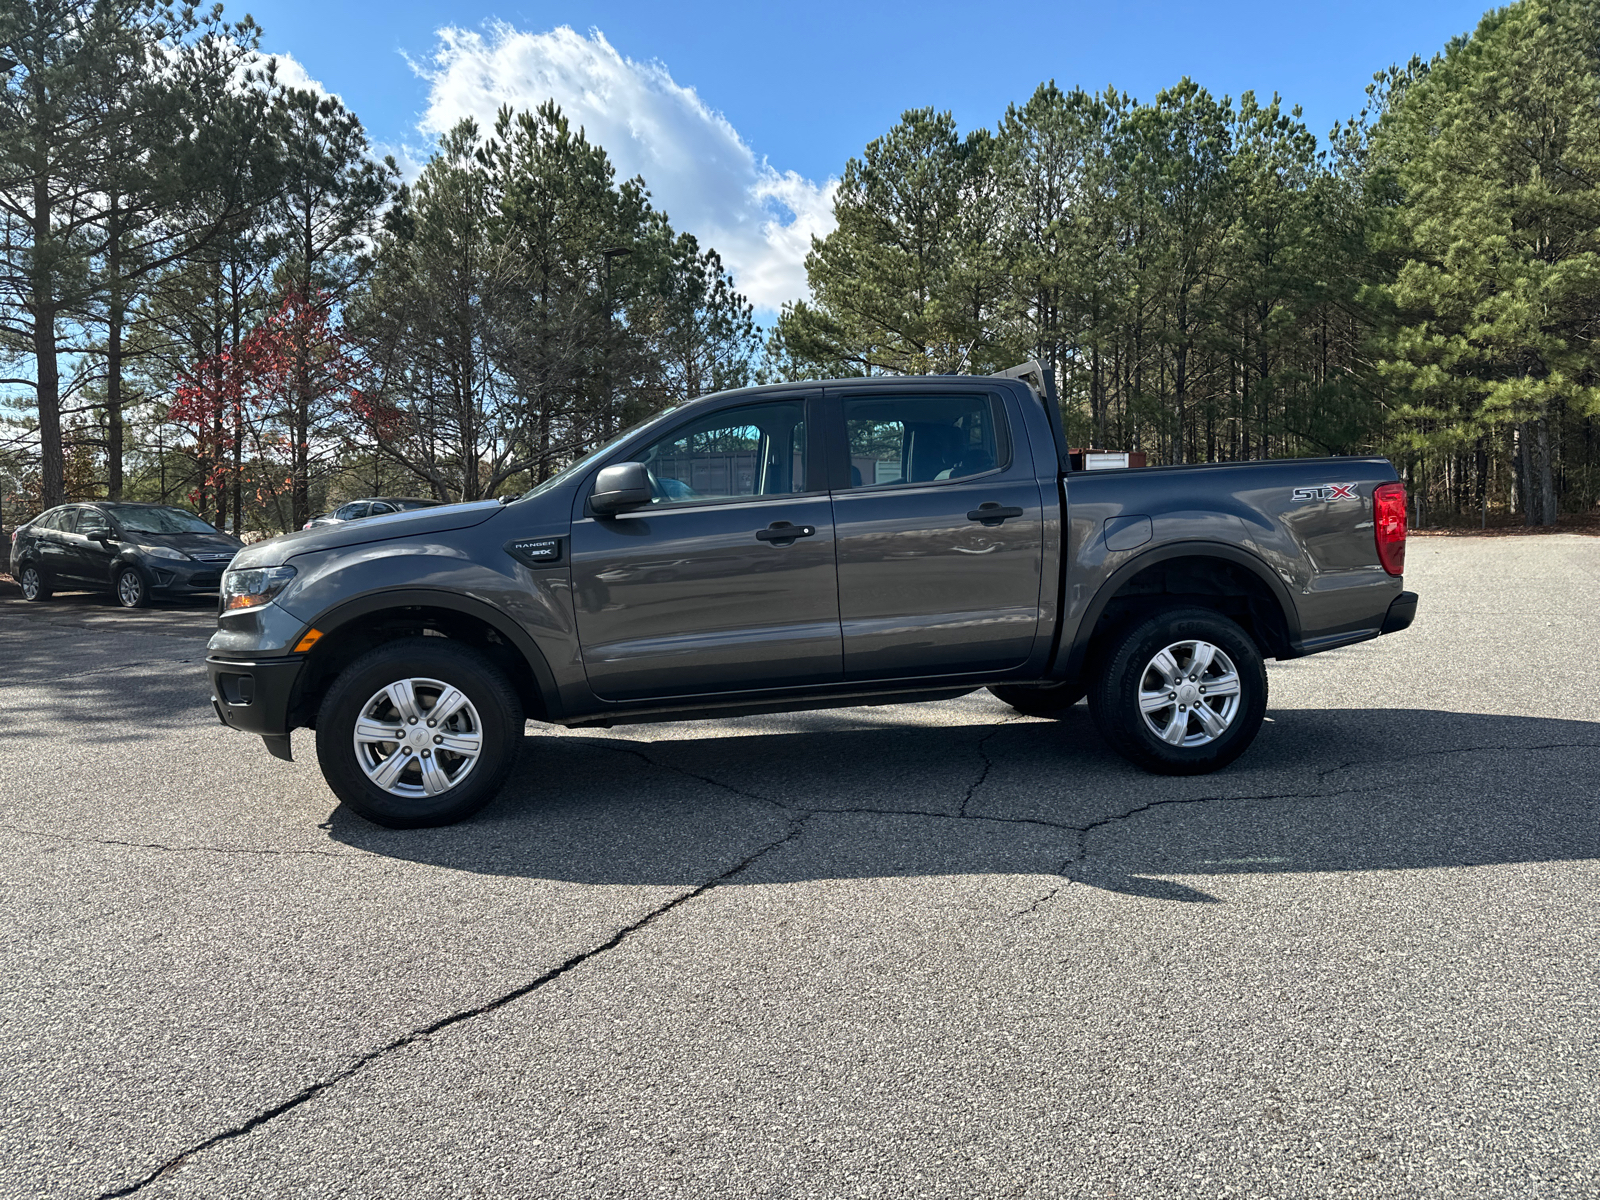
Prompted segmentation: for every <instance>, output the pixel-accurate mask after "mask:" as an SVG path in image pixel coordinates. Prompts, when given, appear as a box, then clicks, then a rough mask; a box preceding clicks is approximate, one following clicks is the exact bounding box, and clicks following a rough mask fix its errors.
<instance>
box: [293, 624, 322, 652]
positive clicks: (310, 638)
mask: <svg viewBox="0 0 1600 1200" xmlns="http://www.w3.org/2000/svg"><path fill="white" fill-rule="evenodd" d="M321 640H322V630H320V629H309V630H307V631H306V635H305V637H303V638H301V639H300V640H299V641H298V642H296V643H295V644H294V652H295V653H296V654H304V653H305V652H306V651H307V650H309V649H311V647H313V646H315V645H316V644H317V643H318V642H320V641H321Z"/></svg>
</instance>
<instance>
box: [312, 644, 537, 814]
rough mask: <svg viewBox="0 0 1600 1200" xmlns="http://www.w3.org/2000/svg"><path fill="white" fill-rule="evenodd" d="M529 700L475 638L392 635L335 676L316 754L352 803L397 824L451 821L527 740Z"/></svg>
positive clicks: (504, 770)
mask: <svg viewBox="0 0 1600 1200" xmlns="http://www.w3.org/2000/svg"><path fill="white" fill-rule="evenodd" d="M522 730H523V715H522V702H521V701H520V700H519V699H518V697H517V693H516V690H515V689H514V688H513V687H512V686H511V683H510V681H509V680H507V679H506V677H505V675H504V674H503V673H502V672H501V671H500V669H499V668H498V667H496V666H495V665H494V664H493V663H492V662H490V661H489V660H488V659H487V658H485V657H484V656H483V655H482V654H480V653H479V652H478V651H477V650H475V649H473V648H472V647H470V646H464V645H461V644H460V643H459V642H452V641H450V640H448V639H445V638H429V637H416V638H405V639H402V640H400V641H394V642H386V643H385V644H383V645H381V646H378V647H376V648H374V649H372V650H369V651H368V652H367V653H366V654H364V655H362V656H361V657H360V658H358V659H356V660H355V662H353V663H351V664H350V665H349V666H348V667H346V668H345V669H344V671H343V672H341V673H340V675H339V677H338V679H336V680H334V683H333V686H332V687H330V688H329V689H328V692H327V695H326V696H325V697H324V698H323V701H322V708H321V709H320V711H319V712H318V714H317V762H318V765H319V766H321V768H322V777H323V778H324V779H326V780H327V781H328V786H329V787H330V788H332V789H333V792H334V795H336V796H338V797H339V799H340V800H342V801H343V802H344V803H345V804H347V805H349V806H350V807H351V808H352V809H354V810H355V811H356V812H358V813H360V814H361V815H362V816H363V817H366V818H367V820H369V821H372V822H375V823H376V824H379V825H386V826H388V827H389V828H391V829H417V828H421V827H423V826H429V825H449V824H451V823H452V822H455V821H460V820H463V819H465V818H466V817H469V816H471V815H472V814H473V813H475V812H477V811H478V810H479V809H481V808H482V807H483V806H484V805H486V804H488V803H489V801H491V800H493V799H494V798H495V796H496V795H497V794H498V793H499V791H500V788H501V787H502V785H504V783H505V781H506V777H507V776H508V775H509V774H510V773H511V768H512V766H513V765H514V764H515V763H516V757H517V751H518V749H519V747H520V746H521V743H522Z"/></svg>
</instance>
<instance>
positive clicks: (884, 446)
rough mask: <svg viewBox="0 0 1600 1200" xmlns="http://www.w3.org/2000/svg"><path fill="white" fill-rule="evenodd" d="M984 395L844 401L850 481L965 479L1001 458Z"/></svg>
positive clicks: (1000, 434)
mask: <svg viewBox="0 0 1600 1200" xmlns="http://www.w3.org/2000/svg"><path fill="white" fill-rule="evenodd" d="M997 417H998V414H997V413H996V412H995V405H994V402H993V401H992V400H990V399H989V397H987V396H904V397H880V396H863V397H860V398H857V399H848V398H847V399H846V400H845V401H844V427H845V437H846V439H847V442H848V445H849V453H850V486H851V487H876V486H878V485H880V484H895V483H934V482H937V481H939V480H945V479H966V478H969V477H971V476H973V475H982V474H983V473H984V472H986V471H993V470H995V469H996V468H997V467H1000V466H1003V465H1004V463H1005V457H1006V454H1005V449H1006V446H1005V433H1004V429H1003V427H1002V426H1001V425H1000V422H999V421H998V419H997Z"/></svg>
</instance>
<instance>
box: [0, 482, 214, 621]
mask: <svg viewBox="0 0 1600 1200" xmlns="http://www.w3.org/2000/svg"><path fill="white" fill-rule="evenodd" d="M243 545H244V543H243V542H241V541H240V540H239V539H238V538H236V537H234V536H233V535H231V534H227V533H218V532H217V531H216V530H215V529H213V528H212V527H211V526H210V525H208V524H206V523H205V522H204V521H202V520H201V519H200V518H199V517H197V516H195V515H194V514H193V513H191V512H186V511H185V510H183V509H181V508H169V507H167V506H166V505H163V504H124V503H100V504H64V505H62V506H61V507H60V508H52V509H50V510H49V511H48V512H44V513H41V514H39V516H37V517H35V518H34V519H33V520H31V521H29V522H28V523H27V524H26V525H24V526H22V527H21V528H20V529H18V530H17V531H16V532H15V533H13V534H12V535H11V577H12V578H13V579H15V580H16V581H17V582H18V583H19V584H20V585H21V586H22V596H23V598H24V599H25V600H48V599H49V598H50V593H51V592H52V591H53V590H55V589H57V588H61V589H63V590H76V589H82V590H88V591H100V590H106V591H109V592H111V593H112V594H113V595H115V596H116V598H117V603H119V604H121V605H122V606H123V607H124V608H143V607H144V606H145V605H147V604H149V603H150V599H151V597H152V596H188V595H193V594H195V593H197V592H201V593H203V592H215V591H216V590H217V588H218V587H219V585H220V584H221V582H222V572H223V569H224V568H225V567H227V565H228V563H229V562H231V561H232V560H233V556H234V555H235V554H237V553H238V552H239V550H240V548H241V547H243Z"/></svg>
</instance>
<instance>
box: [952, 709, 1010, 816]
mask: <svg viewBox="0 0 1600 1200" xmlns="http://www.w3.org/2000/svg"><path fill="white" fill-rule="evenodd" d="M1018 719H1019V718H1017V717H1007V718H1006V719H1005V720H1004V721H1001V722H1000V723H999V724H998V725H996V726H995V727H994V728H993V729H991V730H989V732H988V733H986V734H984V735H983V736H982V737H981V738H979V739H978V757H979V758H981V759H983V769H982V770H981V771H979V772H978V777H977V778H976V779H974V780H973V781H972V784H971V785H970V786H969V787H968V788H967V794H966V795H965V796H962V797H961V807H960V808H959V809H957V810H956V815H957V816H962V817H964V816H966V815H967V805H968V804H970V803H972V794H973V793H974V792H976V791H977V790H978V789H979V788H981V787H982V786H983V785H984V782H985V781H986V780H987V779H988V778H989V772H990V771H992V770H994V759H992V758H990V757H989V750H988V745H989V739H990V738H992V737H994V736H995V735H996V734H998V733H999V732H1000V731H1001V730H1002V729H1004V728H1005V727H1006V726H1007V725H1009V724H1011V722H1013V721H1015V720H1018Z"/></svg>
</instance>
